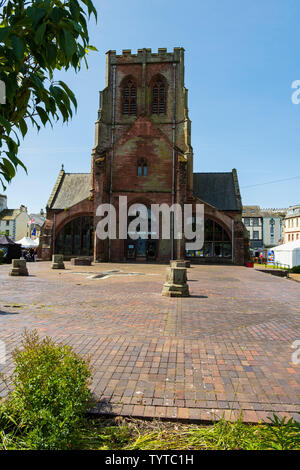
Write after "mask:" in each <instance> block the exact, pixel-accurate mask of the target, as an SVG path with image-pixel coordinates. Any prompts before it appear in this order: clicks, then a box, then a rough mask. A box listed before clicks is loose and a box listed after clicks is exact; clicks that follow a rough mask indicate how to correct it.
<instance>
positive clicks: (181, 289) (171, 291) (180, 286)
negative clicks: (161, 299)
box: [162, 267, 190, 297]
mask: <svg viewBox="0 0 300 470" xmlns="http://www.w3.org/2000/svg"><path fill="white" fill-rule="evenodd" d="M162 295H164V296H166V297H189V295H190V293H189V286H188V284H187V277H186V268H177V267H169V268H167V278H166V282H165V283H164V285H163V289H162Z"/></svg>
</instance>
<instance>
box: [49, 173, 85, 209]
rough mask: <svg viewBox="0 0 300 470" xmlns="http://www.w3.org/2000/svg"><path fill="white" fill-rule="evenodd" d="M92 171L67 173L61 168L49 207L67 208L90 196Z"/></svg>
mask: <svg viewBox="0 0 300 470" xmlns="http://www.w3.org/2000/svg"><path fill="white" fill-rule="evenodd" d="M90 181H91V174H90V173H65V172H64V170H61V171H60V173H59V175H58V178H57V181H56V183H55V186H54V188H53V190H52V193H51V196H50V198H49V201H48V204H47V207H48V208H49V209H61V210H62V209H66V208H70V207H72V206H74V205H75V204H78V203H79V202H80V201H83V200H84V199H87V198H88V197H89V196H90Z"/></svg>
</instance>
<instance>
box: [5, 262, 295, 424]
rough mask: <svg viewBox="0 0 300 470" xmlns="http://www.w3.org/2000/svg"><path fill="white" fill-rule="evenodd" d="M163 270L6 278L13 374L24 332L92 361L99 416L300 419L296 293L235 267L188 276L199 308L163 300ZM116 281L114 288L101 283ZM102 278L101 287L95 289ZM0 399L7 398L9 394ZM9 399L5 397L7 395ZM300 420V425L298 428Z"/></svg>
mask: <svg viewBox="0 0 300 470" xmlns="http://www.w3.org/2000/svg"><path fill="white" fill-rule="evenodd" d="M165 269H166V266H163V265H145V264H144V265H142V264H118V265H116V264H98V265H95V266H92V267H82V266H78V267H71V265H70V264H69V263H66V270H65V271H54V270H51V269H50V263H48V262H41V263H28V270H29V273H30V276H29V277H28V278H26V277H25V278H21V277H19V278H10V277H9V276H8V271H9V266H0V280H1V303H0V322H1V331H0V339H1V340H4V341H5V342H6V347H7V352H8V354H7V362H6V364H5V365H2V366H1V365H0V370H1V371H2V372H3V373H5V374H7V375H9V374H10V372H11V370H12V359H11V355H10V353H11V351H12V349H14V348H15V346H16V345H17V344H19V342H20V339H21V334H22V332H23V330H24V328H25V327H27V328H29V329H32V328H36V329H37V330H38V332H39V333H40V334H41V335H50V336H52V337H53V338H55V340H57V341H62V342H64V343H67V344H70V345H72V346H74V347H75V349H76V351H78V352H80V353H82V354H88V355H90V356H91V362H92V367H93V392H94V394H95V396H96V398H97V401H98V404H97V406H96V408H95V409H94V410H93V411H95V412H97V413H116V414H121V415H132V416H139V417H140V416H145V417H153V416H155V417H164V418H165V417H166V418H180V419H191V420H195V421H196V420H211V419H214V418H215V417H219V416H222V415H223V413H224V414H225V417H227V418H229V417H231V418H234V417H236V416H237V414H238V412H239V410H240V409H242V410H243V416H244V420H245V421H249V422H256V421H260V420H262V419H265V418H266V417H267V416H269V415H271V414H272V412H276V413H277V414H279V415H281V416H283V415H289V416H291V415H292V416H294V417H295V418H297V416H299V415H296V412H300V365H294V364H293V363H292V359H291V355H292V353H293V352H294V350H293V349H292V343H293V342H294V341H295V340H296V339H300V284H299V283H297V282H295V281H293V280H288V279H281V278H277V277H275V276H271V275H269V274H265V273H261V272H258V271H255V270H253V269H247V268H243V267H237V266H225V267H221V266H195V267H192V268H190V269H189V270H188V279H189V286H190V292H191V297H190V298H185V299H174V298H172V299H169V298H166V297H162V296H161V289H162V284H163V282H164V279H165ZM109 271H112V272H111V273H110V274H109V275H108V276H105V277H102V276H101V273H107V272H109ZM97 275H98V277H96V276H97ZM1 387H2V388H1ZM0 392H1V394H2V396H4V395H5V393H6V389H5V386H4V384H1V385H0ZM298 419H299V418H298Z"/></svg>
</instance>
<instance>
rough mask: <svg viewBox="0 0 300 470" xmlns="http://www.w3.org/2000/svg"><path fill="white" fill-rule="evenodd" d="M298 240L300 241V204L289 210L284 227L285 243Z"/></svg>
mask: <svg viewBox="0 0 300 470" xmlns="http://www.w3.org/2000/svg"><path fill="white" fill-rule="evenodd" d="M296 240H300V204H298V205H297V206H291V207H289V208H288V212H287V214H286V217H285V219H284V227H283V242H284V243H289V242H294V241H296Z"/></svg>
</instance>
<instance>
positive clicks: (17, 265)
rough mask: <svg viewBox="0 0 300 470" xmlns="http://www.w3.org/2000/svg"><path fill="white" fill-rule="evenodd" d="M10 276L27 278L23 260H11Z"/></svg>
mask: <svg viewBox="0 0 300 470" xmlns="http://www.w3.org/2000/svg"><path fill="white" fill-rule="evenodd" d="M9 275H10V276H28V270H27V267H26V261H25V259H13V260H12V269H11V270H10V271H9Z"/></svg>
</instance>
